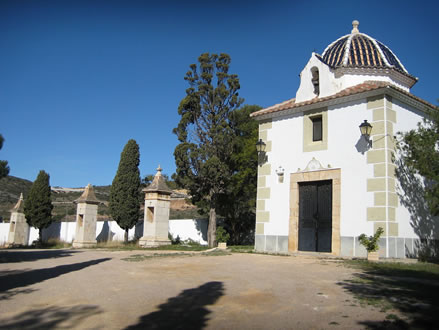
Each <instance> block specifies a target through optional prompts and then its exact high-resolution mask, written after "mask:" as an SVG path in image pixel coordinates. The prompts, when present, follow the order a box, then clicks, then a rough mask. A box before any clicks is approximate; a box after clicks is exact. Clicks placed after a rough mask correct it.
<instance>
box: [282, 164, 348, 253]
mask: <svg viewBox="0 0 439 330" xmlns="http://www.w3.org/2000/svg"><path fill="white" fill-rule="evenodd" d="M340 179H341V169H339V168H338V169H322V170H316V171H309V172H298V173H291V174H290V221H289V233H288V251H289V252H298V248H299V183H301V182H310V181H322V180H332V243H331V246H332V248H331V250H332V252H330V254H332V255H336V256H338V255H340ZM320 253H328V252H320Z"/></svg>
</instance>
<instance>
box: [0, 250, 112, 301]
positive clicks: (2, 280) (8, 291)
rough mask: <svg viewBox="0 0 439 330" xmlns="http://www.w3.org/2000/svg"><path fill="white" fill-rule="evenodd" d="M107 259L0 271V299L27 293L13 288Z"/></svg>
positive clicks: (106, 259)
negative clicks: (50, 266)
mask: <svg viewBox="0 0 439 330" xmlns="http://www.w3.org/2000/svg"><path fill="white" fill-rule="evenodd" d="M108 260H111V258H102V259H96V260H90V261H85V262H79V263H76V264H70V265H62V266H56V267H52V268H43V269H35V270H24V271H14V272H11V271H0V300H5V299H9V298H10V297H11V296H14V295H16V294H18V293H28V292H26V290H15V289H17V288H22V287H25V286H29V285H33V284H36V283H39V282H43V281H46V280H48V279H51V278H55V277H58V276H61V275H64V274H67V273H70V272H75V271H78V270H81V269H84V268H86V267H89V266H93V265H97V264H99V263H101V262H104V261H108ZM30 292H31V291H30Z"/></svg>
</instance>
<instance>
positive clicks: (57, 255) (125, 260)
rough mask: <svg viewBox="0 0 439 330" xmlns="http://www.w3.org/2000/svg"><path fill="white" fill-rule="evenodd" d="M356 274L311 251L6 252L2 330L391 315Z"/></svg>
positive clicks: (341, 321)
mask: <svg viewBox="0 0 439 330" xmlns="http://www.w3.org/2000/svg"><path fill="white" fill-rule="evenodd" d="M162 252H163V253H166V254H167V252H166V251H162ZM162 252H161V251H155V253H162ZM354 272H358V270H355V269H351V268H347V267H345V266H343V265H342V263H340V262H338V261H336V260H322V259H318V258H315V257H309V256H289V257H283V256H269V255H259V254H232V255H226V256H203V255H200V254H197V255H193V256H189V255H188V256H177V255H176V256H163V257H157V256H156V257H151V253H148V252H144V251H101V250H67V249H66V250H44V251H41V250H3V251H0V329H14V328H20V329H37V328H45V329H49V328H77V329H125V328H128V329H136V328H139V329H202V328H207V329H334V328H337V329H358V328H364V326H363V324H365V323H366V322H370V321H372V322H373V321H382V320H384V319H385V317H386V314H385V313H382V312H380V311H379V310H378V309H373V308H371V307H361V306H360V305H359V304H358V302H356V301H355V299H354V298H353V296H352V295H351V294H350V293H348V292H346V291H345V290H344V289H343V286H342V285H341V284H342V283H343V282H345V281H347V280H349V279H351V278H352V274H353V273H354Z"/></svg>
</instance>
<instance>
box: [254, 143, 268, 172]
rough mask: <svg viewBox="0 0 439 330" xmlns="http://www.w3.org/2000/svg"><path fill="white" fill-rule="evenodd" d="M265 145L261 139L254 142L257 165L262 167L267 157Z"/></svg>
mask: <svg viewBox="0 0 439 330" xmlns="http://www.w3.org/2000/svg"><path fill="white" fill-rule="evenodd" d="M266 146H267V145H266V144H265V142H264V141H262V139H259V141H258V142H256V151H257V152H258V164H259V166H262V164H264V163H265V162H266V161H267V155H266V154H265V147H266Z"/></svg>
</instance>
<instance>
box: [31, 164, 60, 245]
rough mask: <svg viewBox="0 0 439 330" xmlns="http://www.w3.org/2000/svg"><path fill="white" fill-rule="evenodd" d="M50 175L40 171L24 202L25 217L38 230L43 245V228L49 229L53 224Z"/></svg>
mask: <svg viewBox="0 0 439 330" xmlns="http://www.w3.org/2000/svg"><path fill="white" fill-rule="evenodd" d="M49 180H50V177H49V174H47V173H46V172H44V171H42V170H41V171H40V173H38V176H37V178H36V180H35V181H34V183H33V184H32V187H31V188H30V191H29V194H28V196H27V198H26V199H25V201H24V215H25V217H26V221H27V223H28V224H29V225H30V226H32V227H35V228H38V232H39V238H38V240H39V242H40V243H42V240H43V236H42V230H43V228H46V227H48V226H49V225H50V224H51V223H52V221H53V220H52V209H53V205H52V200H51V197H50V195H51V191H50V184H49Z"/></svg>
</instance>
